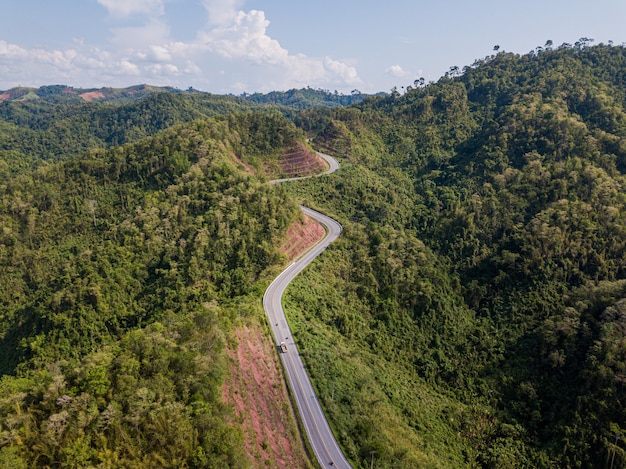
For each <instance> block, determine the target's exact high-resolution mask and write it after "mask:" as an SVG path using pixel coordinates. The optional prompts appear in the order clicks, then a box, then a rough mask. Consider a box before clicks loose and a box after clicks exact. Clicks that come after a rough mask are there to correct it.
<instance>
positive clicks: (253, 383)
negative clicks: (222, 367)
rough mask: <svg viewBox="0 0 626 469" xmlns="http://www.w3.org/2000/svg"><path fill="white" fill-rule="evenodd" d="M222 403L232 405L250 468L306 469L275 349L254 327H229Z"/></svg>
mask: <svg viewBox="0 0 626 469" xmlns="http://www.w3.org/2000/svg"><path fill="white" fill-rule="evenodd" d="M235 338H236V340H237V346H236V348H234V349H232V348H231V349H230V350H229V355H230V358H231V369H230V373H229V377H228V379H227V380H226V383H225V384H224V388H223V399H224V402H225V403H227V404H229V405H231V406H234V408H235V413H236V415H237V418H238V419H239V421H240V422H241V428H242V429H243V433H244V450H245V452H246V453H247V455H248V457H249V460H250V463H251V466H252V467H253V468H267V467H275V468H283V467H284V468H296V469H297V468H303V469H304V468H310V463H309V462H308V458H307V456H306V454H305V452H304V448H303V445H302V441H301V438H300V436H299V434H298V430H297V426H296V421H295V416H294V415H293V411H292V407H291V404H290V402H289V397H288V394H287V389H286V385H285V380H284V378H283V376H282V375H281V373H280V369H279V364H278V357H277V352H276V351H275V350H274V345H273V343H272V341H271V340H269V339H268V337H266V334H265V333H264V332H263V329H262V328H261V327H260V326H244V327H241V328H239V329H238V330H237V331H236V332H235Z"/></svg>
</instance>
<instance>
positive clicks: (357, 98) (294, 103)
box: [241, 88, 369, 110]
mask: <svg viewBox="0 0 626 469" xmlns="http://www.w3.org/2000/svg"><path fill="white" fill-rule="evenodd" d="M368 96H369V95H366V94H363V93H361V92H360V91H359V90H352V93H350V94H349V95H347V94H342V93H338V92H337V91H335V92H334V93H331V92H330V91H328V90H320V89H318V90H314V89H312V88H302V89H299V90H297V89H292V90H288V91H272V92H270V93H266V94H263V93H253V94H247V93H244V94H243V95H241V97H242V98H245V99H247V100H248V101H252V102H253V103H256V104H271V105H274V106H278V107H283V108H292V109H300V110H302V109H309V108H327V107H337V106H350V105H352V104H356V103H360V102H361V101H363V100H364V99H365V98H367V97H368Z"/></svg>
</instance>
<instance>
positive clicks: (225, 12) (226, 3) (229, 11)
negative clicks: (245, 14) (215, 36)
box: [202, 0, 243, 26]
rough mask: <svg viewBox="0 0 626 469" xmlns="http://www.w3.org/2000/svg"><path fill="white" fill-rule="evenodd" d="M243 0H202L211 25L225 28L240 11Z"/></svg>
mask: <svg viewBox="0 0 626 469" xmlns="http://www.w3.org/2000/svg"><path fill="white" fill-rule="evenodd" d="M242 4H243V2H242V1H241V0H202V5H203V6H204V8H205V9H206V11H207V13H208V16H209V24H210V25H212V26H223V25H225V24H228V23H229V22H230V21H231V20H232V19H233V18H235V16H237V13H238V11H239V8H240V7H241V5H242Z"/></svg>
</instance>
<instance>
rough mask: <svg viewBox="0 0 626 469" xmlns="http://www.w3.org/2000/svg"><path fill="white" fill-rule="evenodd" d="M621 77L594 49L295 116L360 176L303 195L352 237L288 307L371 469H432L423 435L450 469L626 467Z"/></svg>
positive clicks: (481, 64)
mask: <svg viewBox="0 0 626 469" xmlns="http://www.w3.org/2000/svg"><path fill="white" fill-rule="evenodd" d="M625 70H626V52H625V49H624V48H623V47H616V46H612V45H610V46H605V45H601V46H595V47H591V46H590V45H589V40H581V41H579V43H577V44H575V45H574V46H569V45H564V46H562V47H559V48H558V49H554V50H553V49H552V48H551V47H547V48H541V49H538V52H536V53H533V54H529V55H525V56H517V55H514V54H510V53H506V52H501V53H498V54H497V55H494V56H491V57H487V58H485V59H484V60H480V61H477V62H476V63H475V64H474V65H473V66H472V67H466V68H465V69H464V70H463V71H460V70H458V69H455V70H451V72H450V73H449V74H447V76H446V77H444V78H442V79H441V80H440V81H439V82H437V83H431V84H428V85H427V86H421V84H419V83H417V84H416V87H410V88H409V89H408V91H407V92H406V93H405V94H404V95H400V94H398V93H395V94H392V95H391V96H389V97H385V98H381V99H377V100H367V101H364V102H363V103H361V104H359V105H357V106H354V107H352V108H347V109H334V110H331V111H328V110H326V111H322V110H310V111H306V112H304V113H302V114H301V116H300V117H299V119H298V122H299V123H300V124H301V125H302V127H303V128H304V129H306V130H307V132H309V133H310V134H313V135H315V142H316V144H317V145H319V146H320V147H322V148H324V147H325V148H327V149H328V151H329V153H332V154H335V155H345V156H346V157H347V158H348V159H349V161H350V163H351V165H349V166H348V167H347V168H346V169H345V170H344V171H343V172H342V178H341V179H339V178H337V177H331V178H329V179H328V180H320V181H313V182H304V183H302V184H299V185H297V186H296V185H293V186H291V187H290V188H289V190H290V191H291V192H292V193H293V194H294V195H297V196H298V197H302V198H306V199H307V200H313V201H315V203H316V204H317V206H319V207H321V208H323V209H324V210H325V211H327V212H328V213H333V214H337V215H339V214H341V216H342V218H339V220H340V221H342V223H344V226H345V227H346V230H345V237H344V240H343V242H342V243H340V244H339V245H338V247H337V249H339V252H337V253H336V255H335V256H334V260H333V261H328V262H326V263H325V265H324V266H320V267H319V270H318V271H317V272H315V271H312V272H310V273H306V274H305V276H304V277H303V278H302V279H300V280H299V281H300V284H299V285H298V286H297V287H296V288H294V290H293V292H292V295H293V300H290V301H293V304H294V305H296V304H297V305H301V304H306V305H307V307H306V308H305V310H301V308H300V307H299V306H298V307H295V306H294V307H293V308H294V311H293V313H292V314H293V315H294V317H296V320H297V321H298V322H300V323H301V330H299V331H298V333H299V334H301V336H302V337H303V339H302V340H303V342H305V344H306V345H305V349H306V348H307V347H308V348H309V350H310V351H311V353H312V354H313V353H316V352H315V351H316V350H319V351H320V352H319V353H324V354H328V357H329V363H331V364H332V363H341V365H336V366H334V367H332V365H329V367H332V372H326V371H323V370H322V369H323V367H322V366H320V365H318V366H317V367H316V366H315V363H316V359H312V362H311V366H312V367H313V368H314V369H315V368H317V369H318V371H317V383H318V386H319V388H320V391H321V394H322V395H325V394H326V395H328V393H329V392H330V390H331V389H334V394H335V397H334V399H333V398H332V396H331V398H327V399H326V405H327V408H328V411H329V413H330V414H331V416H332V417H331V419H332V420H333V421H334V422H338V432H339V433H340V434H342V435H344V436H345V442H344V444H345V446H346V447H348V448H350V447H352V448H354V449H353V451H354V453H353V454H356V455H357V456H356V457H355V459H357V458H360V461H361V464H362V465H363V466H366V465H367V464H368V462H369V461H370V458H371V456H372V454H371V452H375V454H376V455H377V456H376V457H377V460H378V463H379V464H380V465H381V466H382V467H397V466H394V464H395V463H396V462H397V461H398V460H402V461H403V464H404V465H405V467H419V466H420V464H423V463H424V462H423V461H424V459H423V458H424V455H422V456H419V455H418V454H412V453H411V451H410V450H408V449H406V448H403V445H402V444H401V443H400V442H401V441H402V439H404V441H406V440H407V438H412V439H414V441H415V444H414V445H413V446H412V447H413V449H414V450H415V449H420V450H422V452H423V453H426V454H428V457H431V458H433V459H430V461H431V464H433V465H434V464H435V462H434V461H439V464H440V465H441V466H442V467H461V466H463V465H466V466H470V467H471V466H473V465H479V466H483V467H554V466H557V467H604V464H605V461H607V460H610V461H613V464H615V465H619V464H623V463H624V461H625V460H626V459H625V458H624V454H626V453H625V449H624V448H625V444H624V441H626V440H624V437H623V435H624V432H625V430H624V429H625V428H626V413H625V412H624V407H623V402H624V397H626V396H624V389H623V386H621V382H622V381H623V376H624V369H626V368H625V367H626V364H625V361H624V354H623V347H622V345H621V343H622V341H620V340H618V341H617V342H613V343H611V345H609V342H608V340H609V339H608V337H612V338H614V339H615V337H616V336H618V335H619V332H617V331H621V330H622V327H621V322H622V315H621V311H622V309H623V308H622V307H621V305H622V303H621V299H623V298H625V297H626V257H625V256H626V231H625V227H626V177H625V171H626V164H625V163H626V143H625V142H626V141H625V140H624V138H625V137H626V119H625V117H626V114H625V112H624V111H625V107H624V106H625V94H624V85H626V83H625V82H624V80H625V77H626V72H625ZM331 273H332V275H331ZM313 290H314V292H313ZM337 291H341V292H350V294H345V293H344V295H345V296H344V297H343V298H338V297H337V296H336V295H333V294H332V292H337ZM323 292H327V295H326V296H325V299H324V300H316V298H318V297H320V296H322V297H324V295H323ZM366 364H367V365H366ZM371 369H376V370H385V371H384V372H381V373H372V372H371V371H368V370H371ZM329 374H331V375H332V377H333V378H332V379H329V378H328V376H329ZM409 383H410V384H409ZM364 386H366V387H367V388H368V389H369V390H368V392H369V394H371V395H375V396H377V397H376V399H375V400H374V401H373V402H371V404H370V405H369V406H368V405H365V406H363V400H364V399H365V397H364V396H363V395H362V393H360V392H359V390H360V389H362V388H363V387H364ZM407 386H408V387H409V388H407ZM409 389H410V390H411V392H409ZM331 395H332V392H331ZM426 395H430V396H431V397H429V398H425V397H424V396H426ZM433 395H436V396H439V397H438V398H433V397H432V396H433ZM443 396H445V398H443ZM424 399H426V402H428V403H429V404H424ZM375 403H376V404H375ZM374 405H376V406H379V407H376V408H377V409H378V408H379V409H380V410H379V413H380V416H379V417H380V418H379V420H378V421H385V422H387V423H385V424H377V428H378V429H379V431H377V432H370V431H368V430H367V429H368V428H371V426H372V425H374V423H373V420H372V414H373V411H372V408H373V406H374ZM382 415H385V416H387V418H385V419H382V417H381V416H382ZM402 432H406V435H411V436H410V437H407V436H403V437H401V436H400V435H401V433H402ZM420 458H421V459H420ZM420 461H421V462H420Z"/></svg>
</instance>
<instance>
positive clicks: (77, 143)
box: [0, 92, 254, 175]
mask: <svg viewBox="0 0 626 469" xmlns="http://www.w3.org/2000/svg"><path fill="white" fill-rule="evenodd" d="M253 107H254V105H252V104H251V103H249V102H248V101H245V100H243V99H239V98H234V97H232V96H216V95H211V94H208V93H187V94H174V93H166V92H153V93H152V94H150V95H148V96H147V97H145V98H144V99H138V100H134V101H131V102H125V101H121V102H117V101H115V102H104V103H101V102H84V101H82V100H80V101H79V102H73V101H69V102H68V101H65V100H61V101H58V102H57V101H47V100H41V99H40V100H34V101H25V102H22V101H10V100H8V101H4V102H0V132H1V133H2V137H3V138H2V140H0V175H3V174H6V175H8V174H11V173H14V172H16V171H19V170H21V169H24V168H27V169H30V168H32V167H33V166H37V165H38V164H40V163H41V161H42V160H59V159H65V158H67V157H69V156H71V155H80V154H82V153H83V152H85V150H87V149H89V148H108V147H109V146H113V145H123V144H125V143H130V142H136V141H138V140H140V139H142V138H145V137H148V136H151V135H154V134H156V133H157V132H159V131H161V130H164V129H166V128H169V127H171V126H173V125H176V124H180V123H184V122H190V121H192V120H194V119H199V118H203V117H211V116H216V115H223V114H226V113H227V112H237V111H240V112H243V111H247V110H251V109H252V108H253Z"/></svg>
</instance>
